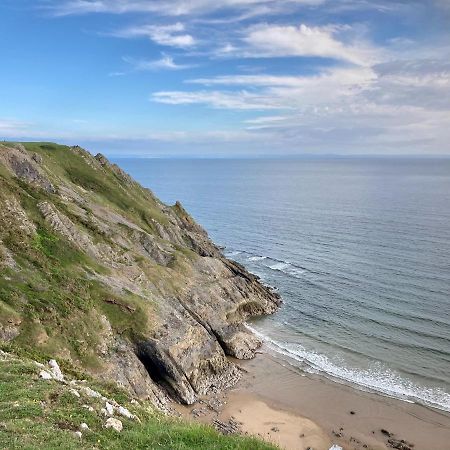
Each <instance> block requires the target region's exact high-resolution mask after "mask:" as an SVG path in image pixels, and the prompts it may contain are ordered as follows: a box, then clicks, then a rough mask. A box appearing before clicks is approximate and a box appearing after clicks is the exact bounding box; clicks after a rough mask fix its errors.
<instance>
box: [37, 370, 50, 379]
mask: <svg viewBox="0 0 450 450" xmlns="http://www.w3.org/2000/svg"><path fill="white" fill-rule="evenodd" d="M39 376H40V377H41V378H42V379H43V380H53V376H52V374H51V373H49V372H47V371H46V370H41V371H40V372H39Z"/></svg>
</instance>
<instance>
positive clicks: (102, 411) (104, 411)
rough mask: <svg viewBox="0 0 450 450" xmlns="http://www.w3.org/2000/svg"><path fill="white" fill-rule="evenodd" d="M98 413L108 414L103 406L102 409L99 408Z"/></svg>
mask: <svg viewBox="0 0 450 450" xmlns="http://www.w3.org/2000/svg"><path fill="white" fill-rule="evenodd" d="M100 414H102V415H103V416H108V415H109V414H108V411H106V409H105V408H102V409H101V410H100Z"/></svg>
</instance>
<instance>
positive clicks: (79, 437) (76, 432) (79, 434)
mask: <svg viewBox="0 0 450 450" xmlns="http://www.w3.org/2000/svg"><path fill="white" fill-rule="evenodd" d="M74 434H75V436H76V437H77V438H78V439H81V438H82V437H83V433H82V432H81V431H75V433H74Z"/></svg>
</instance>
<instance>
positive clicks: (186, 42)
mask: <svg viewBox="0 0 450 450" xmlns="http://www.w3.org/2000/svg"><path fill="white" fill-rule="evenodd" d="M184 31H185V26H184V25H183V24H182V23H180V22H177V23H175V24H172V25H140V26H134V27H129V28H125V29H123V30H119V31H116V32H115V33H113V35H114V36H117V37H123V38H134V37H147V38H149V39H151V40H152V41H154V42H156V43H157V44H159V45H164V46H169V47H180V48H188V47H193V46H194V45H195V44H196V42H195V39H194V38H193V37H192V36H191V35H190V34H187V33H185V32H184Z"/></svg>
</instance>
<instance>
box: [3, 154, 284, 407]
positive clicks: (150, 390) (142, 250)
mask: <svg viewBox="0 0 450 450" xmlns="http://www.w3.org/2000/svg"><path fill="white" fill-rule="evenodd" d="M66 151H67V152H71V153H72V154H73V155H77V157H78V158H80V160H82V161H83V164H86V165H87V166H88V167H89V170H92V171H94V173H95V174H98V178H99V180H100V181H101V179H102V177H109V178H108V179H112V180H113V183H114V184H113V186H114V189H115V190H116V191H115V195H117V197H118V198H121V196H123V197H124V198H128V197H127V195H130V197H129V198H132V199H134V198H135V197H139V199H140V201H142V203H146V204H148V205H149V206H148V207H149V211H150V212H151V215H149V214H147V213H146V211H145V210H144V211H141V212H139V213H136V212H135V211H134V210H132V211H127V210H126V209H120V208H117V207H115V206H114V205H112V204H111V203H110V200H109V197H107V195H108V194H109V193H108V192H106V193H102V192H96V191H95V189H87V188H86V186H81V185H77V184H76V183H75V182H74V181H73V180H74V178H73V177H72V178H70V175H71V174H70V167H68V168H65V170H66V172H68V175H69V177H64V176H55V175H54V174H53V173H52V172H51V171H49V170H48V168H47V166H46V158H51V157H52V154H51V152H50V151H45V152H42V154H40V153H32V152H31V153H30V152H28V151H27V150H26V149H25V148H24V147H23V146H15V147H6V146H2V147H1V149H0V163H1V164H3V165H4V166H5V167H6V168H7V170H9V171H10V172H11V173H12V175H13V176H14V177H17V178H19V179H20V180H22V181H23V182H26V183H28V184H29V185H30V186H32V187H34V188H35V189H37V190H39V189H40V190H42V191H43V192H44V193H45V195H46V198H45V200H41V201H39V202H38V203H37V208H38V210H39V211H40V214H41V216H42V219H43V220H44V221H45V223H46V225H47V226H48V227H50V228H51V229H52V230H53V232H54V233H56V234H58V235H59V236H62V237H63V238H64V239H65V241H66V242H67V244H68V245H70V246H72V247H74V248H77V249H78V250H79V251H81V252H83V253H84V254H86V255H88V256H89V258H91V259H92V260H94V261H95V262H96V263H97V264H98V265H101V266H103V267H105V268H107V270H105V271H104V272H102V271H96V270H89V271H88V272H87V273H86V277H87V279H95V280H96V281H97V282H99V283H101V284H102V285H103V286H104V288H105V289H108V290H109V291H110V292H111V293H112V296H111V297H105V298H104V300H103V301H104V302H105V303H108V304H110V305H113V306H114V307H116V308H118V310H120V311H121V314H124V315H125V316H126V315H129V314H137V313H138V312H139V314H142V315H144V316H145V317H144V318H145V321H146V322H147V325H146V326H145V327H144V328H143V329H142V327H141V329H139V331H137V330H136V331H134V332H133V333H131V334H129V335H128V336H121V335H120V334H119V333H118V332H117V331H116V330H115V329H114V328H112V327H111V325H110V324H109V323H108V321H107V319H106V318H104V316H103V315H102V314H100V313H98V312H96V311H94V312H93V313H92V316H93V317H96V319H95V320H97V321H98V323H99V327H98V330H97V333H98V340H99V341H100V344H99V345H98V348H97V350H96V352H97V354H98V355H99V358H100V360H101V362H102V364H103V369H102V370H101V371H100V372H101V374H100V375H98V374H97V375H98V376H101V377H103V378H108V379H113V380H115V381H116V382H118V383H119V384H121V385H122V386H123V387H125V388H127V389H128V390H129V391H131V392H133V393H134V394H135V395H137V396H139V397H141V398H148V399H150V400H152V401H153V402H154V403H155V404H156V405H158V406H160V407H162V406H163V405H164V404H165V398H166V393H168V394H169V395H171V396H173V397H175V398H176V399H178V400H180V401H182V402H184V403H189V404H190V403H193V402H195V401H196V399H197V397H198V395H200V394H204V393H206V392H208V391H211V390H220V389H222V388H224V387H226V386H228V385H232V384H233V383H235V382H236V381H237V379H239V376H240V370H239V369H238V367H237V366H236V365H234V364H233V363H232V362H230V361H229V360H228V359H227V357H226V356H227V355H230V356H234V357H236V358H239V359H248V358H252V357H253V356H254V354H255V350H256V349H257V348H258V347H259V345H260V344H261V343H260V341H259V340H258V339H257V338H256V337H255V336H254V335H252V334H251V333H250V332H249V331H248V330H246V329H245V328H244V327H243V326H242V324H243V322H244V321H245V320H246V319H248V318H249V317H251V316H256V315H262V314H271V313H273V312H274V311H275V310H276V309H277V307H278V306H279V303H280V299H279V296H278V295H277V294H276V293H274V292H272V291H271V290H270V289H269V288H268V287H266V286H264V285H262V284H261V283H260V282H259V280H258V278H257V277H256V276H254V275H252V274H250V273H248V272H247V271H246V269H245V268H244V267H242V266H241V265H239V264H237V263H236V262H234V261H231V260H228V259H226V258H225V256H224V255H223V254H222V252H221V250H220V249H219V248H218V247H217V246H216V245H214V243H213V242H212V241H211V240H210V239H209V237H208V235H207V233H206V231H205V230H204V229H203V228H201V227H200V226H199V225H198V224H197V223H195V221H194V220H193V219H192V218H191V217H190V216H189V214H188V213H187V212H186V211H185V210H184V208H183V206H182V205H181V204H180V203H179V202H177V203H176V204H175V205H174V206H173V207H169V206H166V205H164V204H162V203H161V202H159V201H158V200H157V199H156V198H155V197H154V196H153V194H152V193H151V191H149V190H148V189H145V188H143V187H141V186H140V185H138V184H137V183H136V182H135V181H133V180H132V178H131V177H130V176H129V175H127V174H126V173H125V172H123V171H122V170H121V169H120V168H119V167H118V166H116V165H114V164H111V163H110V162H109V161H108V160H107V159H106V158H105V157H104V156H103V155H97V156H96V157H95V158H94V157H93V156H92V155H90V154H89V153H88V152H86V151H85V150H83V149H81V148H80V147H72V148H67V150H66ZM130 190H132V194H129V193H128V191H130ZM102 195H103V197H102ZM105 195H106V197H105ZM0 201H2V205H1V206H2V207H3V208H6V212H7V214H9V212H11V218H10V221H11V226H14V227H22V228H23V231H24V233H25V235H26V236H33V235H36V233H37V226H36V224H35V223H34V220H33V218H32V217H31V216H30V215H29V214H28V213H27V212H26V211H25V210H24V208H23V207H22V206H21V204H20V202H19V201H18V200H17V199H16V198H14V197H13V198H6V199H3V200H2V199H1V197H0ZM18 216H22V217H21V218H20V220H18V219H17V217H18ZM1 238H2V236H1V235H0V239H1ZM0 242H1V241H0ZM2 248H3V247H2ZM2 253H3V254H4V255H6V256H4V257H3V260H4V261H6V264H9V265H12V264H13V261H14V259H13V256H14V255H11V253H10V250H9V249H8V248H6V247H4V248H3V249H2ZM125 294H126V295H131V294H132V295H133V296H135V297H134V298H136V299H138V300H136V301H137V302H138V303H137V305H138V306H134V307H133V306H129V305H128V306H127V303H126V302H125V301H121V300H120V296H121V295H125ZM117 298H119V299H117ZM111 299H112V300H111ZM125 316H124V317H125ZM145 321H144V322H145ZM3 334H6V335H7V336H10V337H11V336H12V338H14V337H15V336H13V335H14V332H11V331H9V329H6V328H3ZM0 337H1V336H0Z"/></svg>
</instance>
